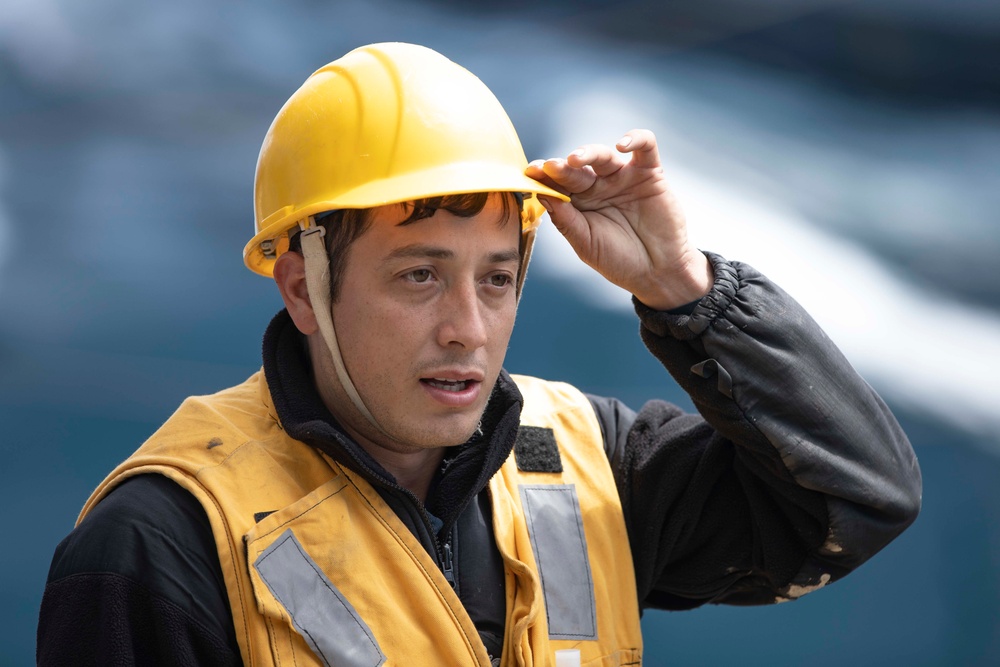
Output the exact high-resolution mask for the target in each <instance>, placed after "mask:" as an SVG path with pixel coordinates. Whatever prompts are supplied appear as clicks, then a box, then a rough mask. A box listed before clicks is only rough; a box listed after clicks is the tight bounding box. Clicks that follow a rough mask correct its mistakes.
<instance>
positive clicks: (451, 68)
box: [243, 43, 568, 276]
mask: <svg viewBox="0 0 1000 667" xmlns="http://www.w3.org/2000/svg"><path fill="white" fill-rule="evenodd" d="M527 164H528V163H527V160H526V159H525V157H524V149H523V148H521V142H520V141H519V140H518V138H517V133H516V132H515V131H514V126H513V125H512V124H511V122H510V119H509V118H508V117H507V114H506V112H505V111H504V110H503V107H501V106H500V102H499V101H497V99H496V97H495V96H494V95H493V93H491V92H490V90H489V89H488V88H487V87H486V85H485V84H483V82H482V81H480V80H479V79H478V78H476V76H475V75H473V74H472V73H471V72H469V71H468V70H466V69H465V68H463V67H461V66H459V65H457V64H455V63H454V62H452V61H450V60H448V59H447V58H445V57H444V56H442V55H441V54H439V53H437V52H435V51H432V50H431V49H428V48H426V47H422V46H415V45H413V44H399V43H386V44H372V45H369V46H363V47H361V48H358V49H355V50H354V51H351V52H350V53H348V54H347V55H345V56H344V57H342V58H340V59H339V60H336V61H334V62H332V63H330V64H328V65H326V66H325V67H323V68H321V69H319V70H318V71H316V72H315V73H314V74H313V75H312V76H310V77H309V78H308V79H307V80H306V82H305V83H304V84H302V87H301V88H299V89H298V90H297V91H296V92H295V93H294V94H293V95H292V97H291V98H289V100H288V101H287V102H286V103H285V105H284V106H283V107H282V108H281V111H279V112H278V115H277V117H276V118H275V119H274V122H273V123H272V124H271V128H270V129H269V130H268V132H267V136H266V137H265V138H264V144H263V146H261V150H260V156H259V158H258V160H257V176H256V181H255V183H254V214H255V218H256V220H255V222H256V234H255V235H254V237H253V238H252V239H251V240H250V242H249V243H247V245H246V247H245V248H244V249H243V261H244V262H245V263H246V265H247V267H249V268H250V269H251V270H252V271H255V272H257V273H259V274H262V275H265V276H270V275H271V269H272V266H273V264H274V260H275V259H276V258H277V256H278V255H279V254H281V252H283V251H284V250H285V249H286V248H287V232H288V230H289V229H291V228H292V227H294V226H296V224H297V223H298V222H299V221H301V220H304V219H305V218H307V217H308V216H311V215H315V214H317V213H321V212H323V211H328V210H333V209H342V208H371V207H374V206H382V205H385V204H392V203H399V202H405V201H412V200H415V199H423V198H426V197H436V196H441V195H448V194H464V193H469V192H521V193H524V194H526V195H528V197H527V198H526V199H525V205H524V213H523V214H522V227H523V230H524V232H525V233H530V231H531V230H532V229H534V227H535V226H536V225H537V222H538V218H539V217H540V215H541V213H542V212H543V210H544V209H543V208H542V207H541V205H540V204H539V202H538V200H537V199H535V198H534V197H533V196H531V195H534V194H546V195H549V196H552V197H558V198H559V199H563V200H567V199H568V198H567V197H566V196H565V195H563V194H561V193H559V192H557V191H555V190H552V189H551V188H548V187H546V186H545V185H542V184H541V183H539V182H538V181H535V180H533V179H530V178H528V177H527V176H525V175H524V170H525V167H527Z"/></svg>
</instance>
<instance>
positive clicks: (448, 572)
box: [441, 542, 455, 588]
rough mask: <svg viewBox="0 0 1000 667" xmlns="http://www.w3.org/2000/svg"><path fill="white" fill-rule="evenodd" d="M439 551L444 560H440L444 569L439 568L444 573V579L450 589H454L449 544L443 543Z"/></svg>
mask: <svg viewBox="0 0 1000 667" xmlns="http://www.w3.org/2000/svg"><path fill="white" fill-rule="evenodd" d="M441 551H442V552H443V553H444V558H443V559H442V560H444V567H442V568H441V571H442V572H444V578H445V579H447V580H448V583H449V584H450V585H451V587H452V588H455V567H454V565H455V564H454V562H452V558H451V543H450V542H445V543H444V546H442V548H441Z"/></svg>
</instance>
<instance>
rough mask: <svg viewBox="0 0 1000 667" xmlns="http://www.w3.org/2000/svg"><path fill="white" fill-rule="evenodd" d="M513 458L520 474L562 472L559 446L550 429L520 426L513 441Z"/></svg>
mask: <svg viewBox="0 0 1000 667" xmlns="http://www.w3.org/2000/svg"><path fill="white" fill-rule="evenodd" d="M514 458H515V459H517V469H518V470H520V471H521V472H562V471H563V467H562V458H561V457H560V456H559V445H557V444H556V436H555V434H553V433H552V429H550V428H541V427H539V426H521V427H520V428H519V429H518V430H517V440H516V441H514Z"/></svg>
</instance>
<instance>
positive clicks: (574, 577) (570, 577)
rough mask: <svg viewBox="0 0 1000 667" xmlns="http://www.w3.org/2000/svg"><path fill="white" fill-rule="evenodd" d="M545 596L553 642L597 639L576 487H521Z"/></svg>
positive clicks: (522, 499)
mask: <svg viewBox="0 0 1000 667" xmlns="http://www.w3.org/2000/svg"><path fill="white" fill-rule="evenodd" d="M520 490H521V505H522V506H523V507H524V514H525V517H526V518H527V521H528V534H529V536H530V537H531V548H532V550H533V551H534V552H535V561H536V562H537V563H538V574H539V577H540V578H541V580H542V593H543V594H544V595H545V613H546V615H547V616H548V620H549V638H550V639H597V608H596V606H595V603H594V582H593V580H592V579H591V577H590V558H589V557H588V556H587V538H586V536H585V535H584V534H583V517H582V516H581V515H580V503H579V502H578V501H577V498H576V487H574V486H573V485H572V484H533V485H526V484H522V485H521V486H520Z"/></svg>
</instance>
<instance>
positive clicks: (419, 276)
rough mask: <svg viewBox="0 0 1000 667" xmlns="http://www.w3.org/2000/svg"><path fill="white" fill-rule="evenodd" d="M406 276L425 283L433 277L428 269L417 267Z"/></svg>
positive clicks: (413, 280) (416, 281)
mask: <svg viewBox="0 0 1000 667" xmlns="http://www.w3.org/2000/svg"><path fill="white" fill-rule="evenodd" d="M406 278H407V279H408V280H410V281H412V282H415V283H425V282H427V281H428V280H430V279H431V272H430V270H428V269H417V270H416V271H410V272H409V273H407V274H406Z"/></svg>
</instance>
